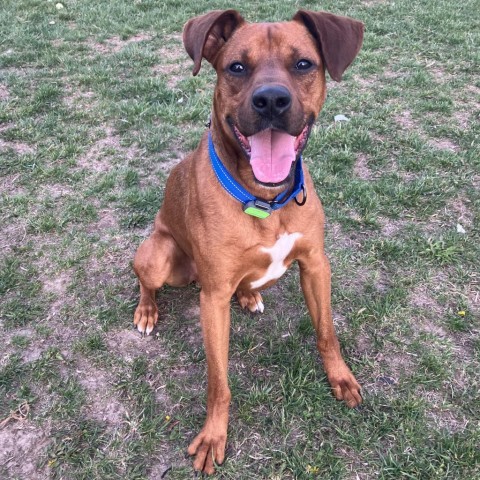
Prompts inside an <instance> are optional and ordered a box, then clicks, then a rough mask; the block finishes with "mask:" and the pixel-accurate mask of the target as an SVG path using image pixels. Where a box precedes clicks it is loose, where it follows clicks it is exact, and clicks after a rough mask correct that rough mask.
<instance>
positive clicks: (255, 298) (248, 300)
mask: <svg viewBox="0 0 480 480" xmlns="http://www.w3.org/2000/svg"><path fill="white" fill-rule="evenodd" d="M236 295H237V299H238V303H239V304H240V306H241V307H242V308H248V309H249V310H250V311H251V312H252V313H255V312H260V313H263V312H264V310H265V306H264V305H263V301H262V296H261V295H260V293H258V292H253V291H251V292H245V291H243V290H237V292H236Z"/></svg>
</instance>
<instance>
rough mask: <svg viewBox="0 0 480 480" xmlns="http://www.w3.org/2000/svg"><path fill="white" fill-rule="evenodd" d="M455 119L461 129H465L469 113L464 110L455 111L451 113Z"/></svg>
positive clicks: (468, 120)
mask: <svg viewBox="0 0 480 480" xmlns="http://www.w3.org/2000/svg"><path fill="white" fill-rule="evenodd" d="M453 116H454V118H455V120H456V121H457V123H458V125H459V126H460V128H462V129H464V130H465V129H467V128H468V126H469V123H470V113H469V112H464V111H457V112H455V113H454V114H453Z"/></svg>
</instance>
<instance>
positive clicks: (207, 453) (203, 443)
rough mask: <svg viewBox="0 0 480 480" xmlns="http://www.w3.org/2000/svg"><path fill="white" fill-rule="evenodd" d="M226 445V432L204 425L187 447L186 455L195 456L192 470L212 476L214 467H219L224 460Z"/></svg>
mask: <svg viewBox="0 0 480 480" xmlns="http://www.w3.org/2000/svg"><path fill="white" fill-rule="evenodd" d="M226 443H227V433H226V431H225V432H224V431H223V429H220V430H219V429H216V428H210V427H209V426H208V425H205V427H204V428H203V429H202V431H201V432H200V433H199V434H198V435H197V436H196V437H195V439H194V440H193V442H192V443H191V444H190V446H189V447H188V454H189V455H195V460H194V462H193V468H194V469H195V470H196V471H201V472H203V473H206V474H207V475H212V474H214V473H215V465H221V464H222V463H223V461H224V460H225V446H226Z"/></svg>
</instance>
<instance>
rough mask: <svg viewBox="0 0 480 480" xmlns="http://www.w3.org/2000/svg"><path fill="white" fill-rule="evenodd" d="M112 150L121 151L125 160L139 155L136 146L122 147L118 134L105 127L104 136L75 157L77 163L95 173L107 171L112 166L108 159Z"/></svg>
mask: <svg viewBox="0 0 480 480" xmlns="http://www.w3.org/2000/svg"><path fill="white" fill-rule="evenodd" d="M114 152H121V153H122V156H123V157H124V158H125V159H126V160H127V161H130V160H133V159H134V158H136V157H139V156H140V151H139V149H138V147H136V146H134V145H132V146H130V147H128V148H127V147H123V146H122V145H121V144H120V136H119V135H117V134H115V133H114V130H113V128H112V127H106V128H105V137H104V138H101V139H99V140H97V141H96V142H95V143H94V144H93V145H92V146H91V147H90V148H89V149H88V151H87V152H85V153H84V154H83V155H81V156H80V157H79V158H77V165H78V166H79V167H81V168H85V169H88V170H92V171H94V172H97V173H105V172H108V171H109V170H110V169H111V167H112V163H111V161H110V160H111V157H112V154H113V153H114Z"/></svg>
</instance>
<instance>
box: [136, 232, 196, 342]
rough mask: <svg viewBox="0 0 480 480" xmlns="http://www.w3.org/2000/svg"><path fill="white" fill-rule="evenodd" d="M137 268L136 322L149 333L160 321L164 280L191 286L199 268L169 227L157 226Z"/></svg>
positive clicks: (139, 254) (144, 245)
mask: <svg viewBox="0 0 480 480" xmlns="http://www.w3.org/2000/svg"><path fill="white" fill-rule="evenodd" d="M133 268H134V270H135V273H136V274H137V277H138V279H139V281H140V302H139V304H138V307H137V309H136V310H135V314H134V319H133V323H134V324H135V325H136V327H137V329H138V331H139V332H140V333H146V334H147V335H149V334H150V333H151V332H152V330H153V328H154V327H155V325H156V323H157V320H158V307H157V303H156V300H155V292H156V290H157V289H159V288H160V287H161V286H162V285H163V284H164V283H167V284H169V285H171V286H174V287H181V286H184V285H188V284H189V283H191V282H193V281H194V280H195V279H196V268H195V264H194V262H193V261H192V260H191V259H190V258H189V257H188V256H187V255H186V254H185V253H184V252H183V251H182V250H181V249H180V247H179V246H178V244H177V242H176V241H175V240H174V238H173V237H172V236H171V235H170V233H168V230H166V229H165V230H164V229H156V230H155V231H154V232H153V233H152V235H151V236H150V237H149V238H148V239H147V240H145V241H144V242H143V243H142V244H141V245H140V247H139V248H138V250H137V253H136V255H135V260H134V262H133Z"/></svg>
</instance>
